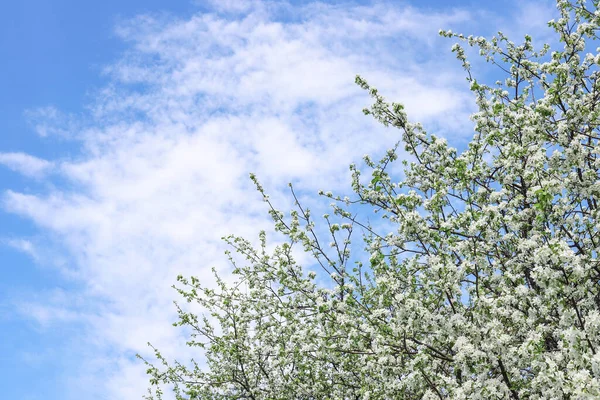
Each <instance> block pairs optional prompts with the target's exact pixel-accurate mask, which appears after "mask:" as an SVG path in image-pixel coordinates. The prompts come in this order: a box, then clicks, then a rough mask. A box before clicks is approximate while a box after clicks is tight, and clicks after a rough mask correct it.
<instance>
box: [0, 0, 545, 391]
mask: <svg viewBox="0 0 600 400" xmlns="http://www.w3.org/2000/svg"><path fill="white" fill-rule="evenodd" d="M498 4H499V3H498V2H480V1H452V2H434V1H428V2H414V3H412V4H411V3H410V2H400V1H397V2H395V1H394V2H392V1H389V2H377V3H374V2H362V3H357V2H353V3H344V4H343V5H342V4H341V3H340V2H331V3H316V2H291V3H283V2H269V3H267V2H264V1H253V0H249V1H244V2H241V1H235V0H222V1H220V2H218V1H214V2H209V1H204V2H202V1H197V2H186V1H177V2H167V1H158V0H146V1H143V2H142V1H137V0H135V1H127V2H123V1H119V2H117V1H112V0H110V1H104V2H101V3H100V2H81V1H74V0H53V1H51V2H48V1H40V0H24V1H20V2H16V1H12V2H2V4H0V52H1V54H2V55H3V56H2V60H3V61H2V63H0V87H1V88H2V92H1V94H0V191H1V193H0V257H1V260H2V264H1V265H2V268H3V270H4V279H3V280H2V281H0V354H1V355H0V387H2V388H3V394H2V396H3V397H5V398H10V399H44V400H53V399H61V400H62V399H71V398H86V399H93V400H96V399H130V398H140V396H141V395H142V394H143V391H144V388H145V387H146V382H147V379H146V377H145V376H144V368H143V367H142V366H141V365H140V364H139V363H138V362H137V361H136V360H135V358H134V357H133V356H134V355H135V353H137V352H141V353H144V352H147V348H146V346H145V343H146V342H148V341H151V342H153V343H154V344H156V345H157V346H158V347H160V348H162V349H164V352H165V354H167V355H172V356H179V357H180V358H184V359H185V357H186V356H187V352H186V349H185V348H184V347H183V346H182V345H183V342H184V339H183V338H182V337H181V336H180V333H178V332H177V331H176V330H174V329H171V326H170V322H172V321H173V320H174V312H173V311H174V310H173V307H172V306H171V301H172V300H173V299H176V294H175V293H174V291H173V290H172V289H170V288H169V287H170V285H171V284H172V283H173V282H174V280H175V276H176V275H177V274H179V273H183V274H194V275H197V276H200V277H201V278H202V279H205V280H206V283H207V284H210V279H211V278H210V267H211V266H216V267H217V268H219V269H220V270H221V271H223V272H224V273H226V272H227V271H228V266H227V264H226V262H225V261H226V259H225V257H224V256H223V255H222V252H223V250H224V246H223V244H222V243H221V241H220V239H219V238H220V237H221V236H222V235H224V234H228V233H237V234H241V235H243V236H246V237H248V238H252V239H254V238H256V234H257V232H258V230H259V229H266V230H267V231H269V229H270V222H269V220H268V216H267V215H266V214H265V210H266V209H265V206H264V204H263V203H262V202H261V199H260V198H259V196H258V195H257V194H256V193H255V191H254V190H253V189H252V186H251V185H250V183H249V181H248V179H247V175H248V173H249V172H251V171H252V172H255V173H257V175H258V177H259V179H260V180H261V181H262V182H263V183H264V184H265V187H266V188H267V190H268V191H269V193H271V196H272V198H273V199H274V201H275V202H276V203H277V204H279V205H280V206H281V208H282V209H286V208H287V207H288V206H289V205H290V199H289V196H288V195H287V188H286V184H287V182H290V181H292V182H294V183H295V185H296V187H298V188H300V190H301V193H302V195H303V198H304V200H305V201H306V202H307V203H308V204H310V205H311V206H313V208H315V209H317V210H321V209H323V210H324V209H325V208H326V207H327V202H325V203H323V202H322V201H320V200H319V199H318V198H316V196H315V195H314V194H315V193H316V192H317V191H318V190H319V189H325V190H333V191H335V192H338V193H342V194H347V193H349V176H348V174H347V166H348V164H349V163H351V162H353V161H358V160H360V157H361V156H362V155H363V154H364V153H373V154H378V153H381V152H382V151H384V150H385V149H387V148H388V147H390V146H391V145H392V144H393V143H394V142H395V141H396V140H397V138H398V136H397V133H396V132H394V131H392V130H386V129H383V128H382V127H380V126H378V125H377V124H376V123H374V122H373V121H371V120H370V119H369V118H365V117H364V116H363V115H362V113H361V112H360V110H361V108H362V107H364V106H366V105H368V104H369V99H368V96H367V95H366V94H365V93H363V92H362V91H361V90H360V89H359V88H358V87H357V86H355V85H354V83H353V77H354V75H355V74H356V73H360V74H362V75H363V76H364V77H365V78H367V80H368V81H369V82H370V83H372V84H373V85H374V86H376V87H378V88H379V89H380V91H381V92H382V93H384V94H385V95H386V97H388V98H389V99H391V100H400V101H403V102H405V104H406V106H407V109H408V111H409V115H410V116H411V117H412V118H413V119H415V120H420V121H422V122H423V123H424V125H425V127H426V128H427V129H429V130H430V131H431V132H434V133H436V134H440V135H445V136H446V137H448V139H449V140H450V141H451V142H453V143H456V145H460V144H461V143H464V142H465V141H466V140H467V139H468V138H469V136H470V135H471V134H472V127H471V125H470V123H469V121H468V115H469V113H470V112H471V111H472V110H473V105H472V101H471V100H472V98H471V96H470V93H469V92H468V88H467V86H466V85H465V81H464V75H463V74H462V71H461V70H460V66H459V64H458V63H457V62H456V61H455V60H454V58H453V56H452V54H451V53H450V51H449V48H450V46H451V44H452V43H451V42H449V41H448V40H447V39H442V38H438V37H437V34H436V32H437V30H438V29H439V28H451V29H453V30H455V31H463V32H465V33H473V34H486V35H487V34H491V33H493V31H494V30H496V29H502V30H503V31H505V32H506V33H508V34H509V35H512V36H516V37H519V36H522V35H523V34H525V33H531V34H532V35H534V38H535V37H540V36H541V37H542V38H544V37H545V36H544V35H546V31H545V30H544V25H545V22H546V21H547V20H548V19H550V18H552V17H553V15H552V6H551V4H550V3H549V2H548V1H532V2H527V4H525V5H524V4H522V3H521V2H515V3H514V4H513V5H512V6H511V7H503V8H499V7H498ZM536 35H537V36H536ZM299 257H300V258H301V259H302V255H299ZM306 262H308V260H306Z"/></svg>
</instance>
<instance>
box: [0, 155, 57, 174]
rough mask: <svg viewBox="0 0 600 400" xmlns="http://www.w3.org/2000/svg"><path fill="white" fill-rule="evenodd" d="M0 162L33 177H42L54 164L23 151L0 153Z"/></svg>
mask: <svg viewBox="0 0 600 400" xmlns="http://www.w3.org/2000/svg"><path fill="white" fill-rule="evenodd" d="M0 164H2V165H4V166H6V167H8V168H10V169H12V170H13V171H16V172H19V173H21V174H23V175H26V176H29V177H33V178H40V177H42V176H43V175H45V174H46V173H47V172H49V171H50V170H52V168H53V166H54V164H53V163H52V162H50V161H46V160H43V159H41V158H37V157H34V156H32V155H29V154H25V153H0Z"/></svg>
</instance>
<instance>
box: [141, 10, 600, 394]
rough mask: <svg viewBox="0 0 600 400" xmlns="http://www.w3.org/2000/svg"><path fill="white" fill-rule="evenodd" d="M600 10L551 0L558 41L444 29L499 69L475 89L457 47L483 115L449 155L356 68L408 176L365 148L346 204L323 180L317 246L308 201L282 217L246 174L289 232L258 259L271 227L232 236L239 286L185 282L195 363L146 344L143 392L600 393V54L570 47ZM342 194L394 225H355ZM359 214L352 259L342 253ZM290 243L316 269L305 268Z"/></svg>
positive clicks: (594, 25) (587, 37) (585, 38)
mask: <svg viewBox="0 0 600 400" xmlns="http://www.w3.org/2000/svg"><path fill="white" fill-rule="evenodd" d="M596 3H597V2H594V4H595V5H594V9H590V8H587V6H586V2H585V1H583V0H577V1H567V0H558V1H557V8H558V11H559V13H560V17H559V18H557V19H556V20H553V21H551V22H550V23H549V25H550V27H551V28H553V29H554V30H555V31H556V33H557V35H559V38H560V43H562V45H561V46H562V48H560V49H554V50H553V51H550V50H551V49H550V47H549V46H548V45H544V46H542V48H541V49H539V50H535V49H534V47H533V44H532V40H531V38H530V37H529V36H526V37H525V41H524V43H523V44H520V45H517V44H515V43H513V42H511V41H509V40H508V39H507V38H506V37H505V36H503V35H502V34H499V35H498V36H497V37H493V38H491V39H489V40H488V39H485V38H482V37H472V36H469V37H465V36H463V35H460V34H455V33H452V32H450V31H447V32H443V31H442V32H440V33H441V34H442V35H443V36H447V37H453V38H456V39H458V40H459V41H461V42H463V43H466V45H468V46H472V47H476V48H478V49H479V51H480V54H481V55H482V56H483V57H484V58H485V59H486V60H488V61H490V62H492V63H494V64H497V65H500V66H501V67H502V69H503V70H504V71H505V72H506V73H507V76H506V79H504V80H501V81H498V82H497V83H496V84H495V86H488V85H485V84H483V83H481V82H478V81H476V80H475V79H474V78H473V77H472V76H471V71H470V64H469V62H468V61H467V60H466V56H465V51H464V50H463V48H462V47H461V45H460V44H456V45H455V46H454V47H453V48H452V51H453V52H455V53H456V55H457V57H458V58H459V60H460V61H461V63H462V65H463V66H464V68H465V69H466V72H467V75H468V79H469V81H470V88H471V90H472V91H473V92H474V94H475V95H476V99H477V105H478V107H479V111H478V112H476V113H475V114H474V115H473V116H472V119H473V121H474V123H475V130H476V134H475V136H474V138H473V140H472V141H471V143H470V144H469V146H468V148H466V150H464V151H462V152H460V153H459V152H458V151H457V150H456V149H454V148H451V147H450V146H449V145H448V143H447V142H446V140H444V139H441V138H436V137H434V136H432V135H428V134H426V133H425V132H424V130H423V128H422V126H421V125H420V124H415V123H411V122H409V121H408V118H407V115H406V113H405V111H404V108H403V107H402V106H401V105H399V104H388V103H386V101H385V100H384V99H383V97H381V96H380V95H379V93H378V91H377V90H376V89H374V88H372V87H370V86H369V84H368V83H367V82H366V81H365V80H364V79H362V78H360V77H357V79H356V82H357V84H359V85H360V86H361V87H362V88H364V89H365V90H367V91H368V92H369V94H370V95H371V96H372V97H373V98H374V104H373V106H372V107H371V108H369V109H365V110H364V112H365V114H370V115H373V117H375V118H376V119H377V120H379V121H381V122H382V123H383V124H384V125H386V126H392V127H395V128H398V129H399V130H400V131H401V132H402V143H403V144H404V148H405V149H406V151H408V152H409V153H410V154H411V155H412V156H413V157H414V159H415V160H416V161H415V162H413V163H406V173H405V178H404V180H403V181H401V182H398V181H397V180H396V179H394V178H393V177H392V176H390V175H389V174H388V172H387V171H388V168H387V167H388V165H389V164H390V163H392V162H393V161H395V160H396V159H397V155H396V149H392V150H390V151H389V152H387V153H386V155H385V156H384V157H383V159H382V160H381V161H379V162H375V161H373V160H372V159H371V158H370V157H368V156H365V158H364V161H365V163H366V165H367V166H368V167H369V168H370V169H371V175H372V179H371V180H370V181H369V182H368V183H366V184H364V183H363V181H362V180H361V172H360V171H359V170H358V168H357V167H356V166H355V165H351V167H350V170H351V173H352V189H353V190H354V192H355V199H351V198H348V197H343V198H341V197H337V196H336V197H334V195H333V193H331V192H321V194H322V195H323V196H326V197H327V198H330V199H334V200H337V201H338V204H339V206H338V205H335V206H334V215H333V216H330V215H325V216H324V220H325V222H324V223H325V224H327V225H326V226H327V227H328V228H329V229H328V230H329V232H328V233H329V235H330V237H331V239H330V240H327V241H325V242H324V243H327V242H329V246H327V245H325V246H323V245H322V242H321V241H320V239H319V235H318V234H317V231H316V230H315V222H314V221H313V220H312V219H311V216H310V213H309V211H308V210H306V209H303V208H302V207H301V206H300V205H298V210H297V211H293V212H292V214H291V218H290V219H289V220H288V219H286V218H285V216H284V213H282V212H280V211H278V210H276V209H275V208H273V207H272V206H271V203H270V200H269V198H268V196H266V195H265V194H264V191H263V189H262V187H261V186H260V185H259V184H258V182H256V178H255V177H254V176H252V179H254V180H255V183H256V184H257V188H258V190H259V191H260V192H261V193H263V195H264V199H265V201H266V202H267V203H268V204H269V206H270V207H271V211H270V212H271V216H272V217H273V219H274V221H275V226H276V229H277V230H278V231H279V232H281V233H283V234H284V235H286V236H287V237H288V239H289V243H286V244H285V245H282V246H279V247H277V248H276V249H275V250H274V251H273V252H272V253H271V254H269V253H268V252H267V250H266V243H265V236H264V234H261V236H260V237H261V248H259V249H255V248H253V247H252V245H251V244H250V243H249V242H248V241H246V240H244V239H241V238H236V237H229V238H227V240H228V242H229V243H230V244H231V245H232V246H233V247H234V249H235V250H236V251H237V252H239V253H240V254H242V255H244V256H245V257H246V259H247V260H248V265H247V266H243V267H238V266H235V265H234V266H235V274H236V275H237V277H238V278H239V281H238V283H237V284H236V285H230V284H226V283H225V282H224V281H222V280H220V279H219V278H218V277H217V283H218V289H217V290H211V289H206V288H204V287H202V286H201V285H200V283H199V281H198V280H197V279H195V278H191V279H186V278H183V277H179V279H178V280H179V282H180V284H181V287H179V289H178V290H179V292H180V293H181V295H182V296H183V297H184V299H186V300H187V301H189V302H192V301H193V302H197V303H199V304H200V305H201V306H202V307H203V308H204V309H205V310H207V311H206V315H205V316H203V317H199V316H198V315H195V314H193V313H189V312H186V311H184V310H183V309H182V308H178V309H179V313H180V321H179V323H178V325H181V326H188V327H190V328H191V329H192V332H193V334H192V337H191V340H190V342H189V344H190V346H192V347H194V346H196V347H200V348H202V349H204V361H203V363H202V365H201V364H197V363H195V362H192V364H191V366H184V365H183V364H180V363H177V362H176V363H174V364H171V363H169V362H168V361H167V360H165V359H164V358H163V357H162V356H161V355H160V353H159V352H158V351H157V353H156V355H157V358H158V359H159V360H160V362H161V363H162V364H161V365H160V366H159V367H157V366H154V365H152V364H148V366H149V369H148V373H149V374H150V376H151V383H152V385H153V387H154V388H155V390H153V391H152V393H153V394H151V396H155V397H157V398H160V397H161V393H162V392H161V389H160V388H161V385H163V384H167V385H174V387H175V392H176V394H177V396H178V397H177V398H178V399H240V398H245V399H256V400H258V399H363V400H366V399H595V398H600V265H599V260H598V254H599V252H600V209H599V208H598V207H599V202H600V175H599V169H600V129H599V127H600V83H599V78H600V72H599V71H598V68H597V64H598V60H599V59H600V54H598V53H597V54H582V53H583V52H584V51H585V49H586V43H587V42H589V41H592V40H597V39H598V37H597V36H596V32H598V30H599V29H600V12H599V11H598V10H597V9H595V7H596ZM292 194H293V195H294V198H295V194H294V192H293V189H292ZM295 200H296V202H297V199H296V198H295ZM355 203H361V204H366V205H369V206H371V207H372V208H373V209H375V210H376V211H378V214H377V215H378V216H380V217H381V218H382V219H386V220H387V221H386V223H387V225H385V226H390V224H392V225H393V226H394V227H395V228H394V231H393V232H387V233H386V232H377V231H376V229H375V228H373V227H372V225H370V224H364V223H361V222H360V221H359V220H358V219H356V218H355V216H354V214H351V213H350V212H349V211H348V209H347V206H348V205H351V204H355ZM335 217H338V218H340V219H341V222H340V223H337V222H336V223H334V222H330V220H331V221H333V218H335ZM357 226H358V227H360V228H361V230H363V232H367V233H368V235H367V237H366V238H365V251H366V252H367V253H368V256H369V257H357V259H358V260H361V259H368V261H367V263H368V265H364V266H363V264H362V263H361V262H359V261H356V262H354V263H353V262H352V261H353V260H352V259H351V257H350V235H351V234H352V231H353V229H354V228H355V227H357ZM295 245H300V246H302V247H303V248H304V250H305V251H307V252H309V253H311V254H312V255H313V256H314V258H315V265H318V266H320V268H322V270H323V272H324V273H315V272H314V271H313V270H310V271H309V270H305V269H303V268H302V267H301V266H300V265H298V264H297V263H296V261H295V260H294V258H293V257H292V248H293V247H294V246H295ZM232 262H234V261H233V259H232ZM313 267H314V266H311V268H313Z"/></svg>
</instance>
